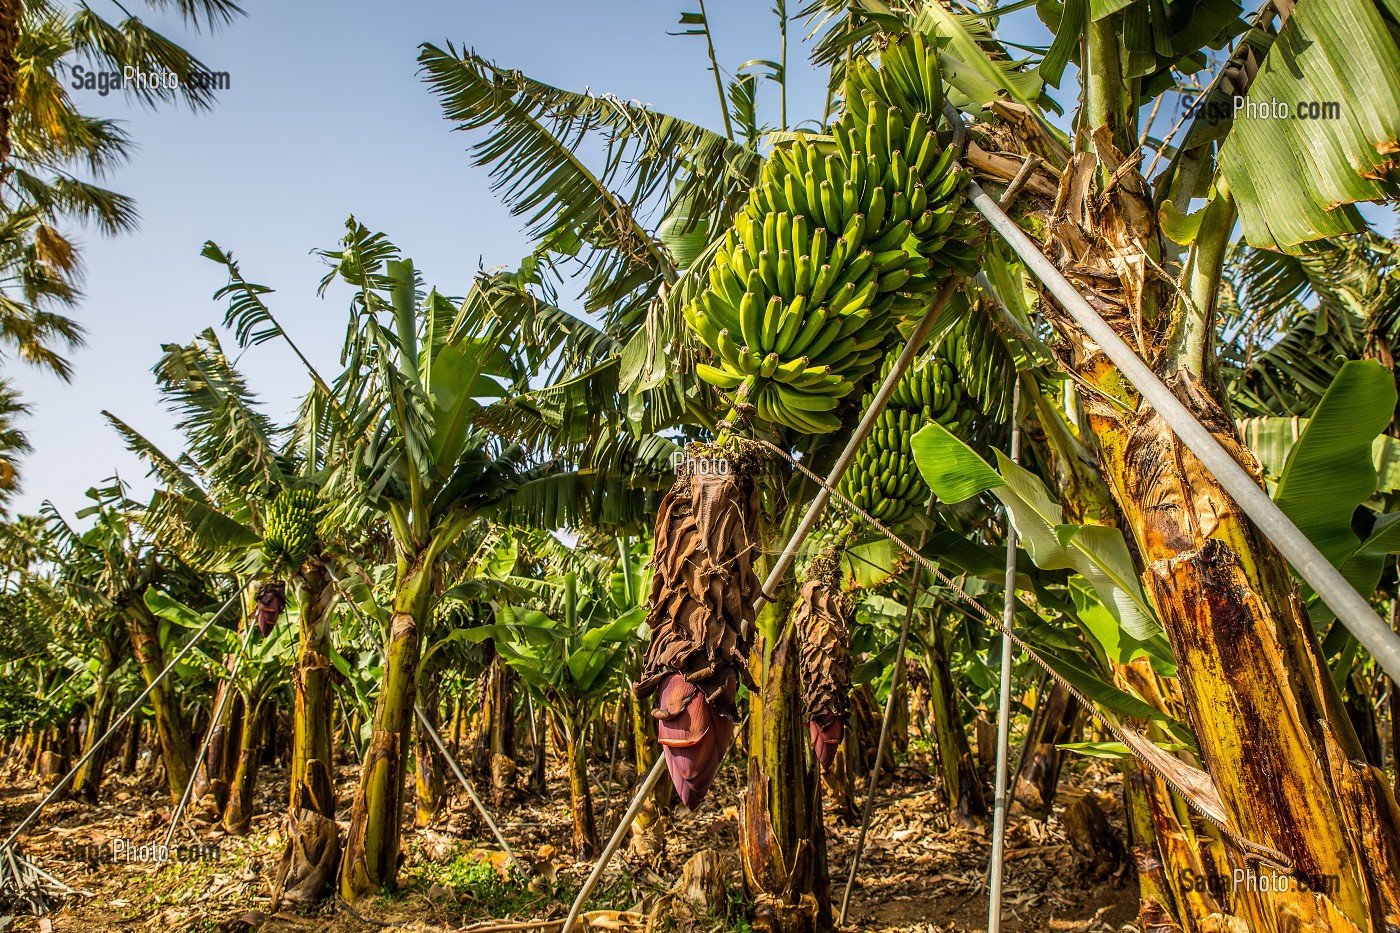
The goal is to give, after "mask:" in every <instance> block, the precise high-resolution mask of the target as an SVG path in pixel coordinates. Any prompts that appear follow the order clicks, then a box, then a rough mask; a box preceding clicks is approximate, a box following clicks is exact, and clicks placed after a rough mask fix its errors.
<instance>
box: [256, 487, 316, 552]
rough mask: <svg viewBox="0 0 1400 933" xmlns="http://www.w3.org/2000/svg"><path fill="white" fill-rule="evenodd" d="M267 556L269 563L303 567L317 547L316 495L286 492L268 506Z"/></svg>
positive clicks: (265, 532) (300, 491)
mask: <svg viewBox="0 0 1400 933" xmlns="http://www.w3.org/2000/svg"><path fill="white" fill-rule="evenodd" d="M266 518H267V524H266V527H265V529H264V531H263V554H264V557H265V559H267V560H269V562H278V561H282V562H285V563H286V565H287V566H288V567H293V568H295V567H300V566H301V565H302V563H303V562H305V560H306V559H307V558H308V557H310V556H311V551H312V550H313V549H314V548H315V546H316V540H317V536H316V493H315V492H314V491H313V490H310V489H284V490H282V491H281V492H279V493H278V494H277V495H276V496H275V497H274V498H273V500H272V501H271V502H269V503H268V505H267V516H266Z"/></svg>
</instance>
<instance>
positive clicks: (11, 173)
mask: <svg viewBox="0 0 1400 933" xmlns="http://www.w3.org/2000/svg"><path fill="white" fill-rule="evenodd" d="M149 5H150V6H152V7H153V8H155V9H156V10H157V11H160V12H167V11H170V12H176V13H178V14H179V15H180V17H181V18H182V19H183V20H184V22H185V23H186V24H187V25H188V26H191V27H193V28H196V29H199V28H208V29H211V30H213V29H218V28H221V27H223V26H226V25H228V24H230V23H231V22H232V21H233V20H234V19H235V18H237V17H238V16H240V15H242V12H243V11H242V9H241V8H240V7H239V6H238V5H237V4H236V3H233V2H231V0H156V2H153V3H151V4H149ZM112 6H113V7H114V8H115V9H114V10H113V11H112V12H118V13H120V14H121V17H122V18H121V19H120V20H119V21H117V22H113V21H111V20H109V19H107V18H104V16H103V15H102V14H101V13H100V12H99V11H98V10H97V9H94V8H93V7H92V6H90V5H88V4H75V5H70V4H64V3H57V2H52V0H37V2H29V3H22V2H7V3H4V4H0V207H3V209H4V210H3V217H2V218H0V340H3V342H4V343H6V344H7V345H8V346H9V347H10V348H11V349H12V350H13V351H14V352H15V353H16V354H18V356H19V357H20V358H21V359H23V360H25V361H26V362H30V363H33V364H36V365H39V366H42V367H44V368H46V369H48V370H51V371H52V372H54V373H56V374H58V375H59V376H61V377H63V378H67V376H68V374H69V366H68V361H67V360H66V359H65V358H64V356H63V352H64V351H66V350H68V349H72V348H73V347H76V346H78V345H79V344H80V343H81V341H82V329H81V327H80V326H79V325H78V324H77V323H76V322H74V321H72V320H71V319H69V318H67V317H66V316H64V315H63V313H62V309H63V308H65V307H66V306H69V305H71V304H73V303H74V302H75V301H76V300H77V298H78V297H79V292H78V283H79V280H80V278H81V261H80V257H79V255H78V250H77V247H76V245H75V244H74V243H73V242H72V241H71V240H70V239H69V238H68V236H67V234H65V233H64V232H63V231H61V230H60V226H61V225H63V224H65V223H68V222H71V221H78V222H83V223H91V224H93V225H94V226H95V227H96V228H97V229H98V230H100V231H101V232H103V233H106V234H118V233H124V232H128V231H130V230H132V229H134V228H135V226H136V224H137V212H136V206H135V204H134V203H133V202H132V200H131V199H130V198H128V197H126V196H124V195H121V194H118V193H117V192H114V191H111V190H109V189H106V188H104V187H102V186H101V185H100V184H99V183H98V182H99V181H100V180H101V178H102V176H103V175H105V174H106V173H107V172H108V171H110V170H111V169H113V168H115V167H116V166H118V165H120V164H121V163H122V162H124V161H125V160H126V159H127V158H128V157H129V156H130V155H131V152H132V141H131V139H130V137H129V136H127V134H126V133H125V131H123V129H122V128H121V126H120V124H119V123H118V122H117V121H114V120H110V119H107V118H102V117H96V116H92V115H91V114H87V113H84V112H83V110H82V108H81V107H79V106H78V104H77V103H76V102H75V101H74V99H73V97H72V95H70V94H69V79H70V77H73V76H78V77H79V78H81V77H82V75H83V73H84V72H86V73H89V74H94V75H95V74H96V73H99V72H100V73H101V74H102V77H104V78H106V77H107V75H108V74H109V73H118V74H120V73H124V71H125V70H126V69H128V68H130V69H133V70H134V72H136V73H138V74H142V75H145V74H168V75H170V76H173V77H174V78H175V79H176V80H175V81H162V82H133V83H131V84H129V85H125V86H124V87H123V88H122V89H123V93H125V94H127V95H128V96H129V97H131V98H132V99H134V100H139V101H140V102H142V103H143V104H146V105H149V106H158V105H162V104H172V103H184V104H185V105H187V106H189V107H190V108H191V109H194V110H203V109H207V108H209V107H210V106H211V105H212V104H213V102H214V100H215V97H216V91H217V89H218V88H217V86H216V85H217V84H218V82H217V81H211V80H209V79H208V76H209V75H210V74H211V72H210V69H209V68H207V67H206V66H205V65H204V64H203V63H202V62H200V61H199V60H198V59H197V58H196V57H195V56H193V55H192V54H191V53H190V52H188V51H187V50H186V49H184V48H182V47H181V46H179V45H178V44H176V43H175V42H173V41H171V40H170V39H169V38H167V37H166V36H163V35H161V34H160V33H158V32H156V31H155V30H154V29H152V28H151V27H150V26H149V25H147V24H146V23H145V22H143V21H142V20H141V19H140V18H139V17H137V16H133V15H131V14H130V13H129V12H127V11H126V10H125V8H124V7H122V5H121V4H120V3H114V4H112ZM74 58H77V59H78V60H79V62H80V63H81V64H79V65H71V64H70V62H71V60H72V59H74ZM80 69H81V70H80Z"/></svg>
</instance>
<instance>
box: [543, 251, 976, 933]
mask: <svg viewBox="0 0 1400 933" xmlns="http://www.w3.org/2000/svg"><path fill="white" fill-rule="evenodd" d="M957 284H958V278H957V277H956V276H950V277H949V278H948V280H947V281H946V282H944V283H943V285H942V287H941V288H939V290H938V293H937V295H936V296H935V297H934V300H933V301H932V302H931V303H930V304H929V309H928V310H927V311H926V312H924V316H923V318H922V319H920V321H919V324H918V326H917V327H915V328H914V333H913V334H911V335H910V337H909V340H908V342H907V343H905V345H904V350H903V352H902V353H900V354H899V359H897V360H895V363H894V366H893V367H891V368H890V374H889V375H888V376H886V377H885V381H884V382H883V383H881V384H880V390H879V391H878V392H876V393H875V399H874V401H873V402H872V403H871V405H870V407H869V408H868V409H866V412H865V415H864V417H862V418H861V419H860V424H858V425H856V429H855V431H853V432H852V433H851V438H850V440H849V441H847V442H846V449H845V450H843V451H841V456H840V457H838V458H837V460H836V465H835V466H833V467H832V468H831V472H830V473H829V474H828V475H827V477H826V484H825V485H824V486H822V487H821V488H820V489H818V490H817V495H816V497H815V498H813V499H812V501H811V503H810V504H809V505H808V506H807V512H806V514H804V515H803V516H802V521H801V522H799V523H798V525H797V530H796V531H794V532H793V533H792V537H791V538H790V539H788V543H787V546H786V547H784V548H783V552H782V554H780V555H778V559H777V560H776V561H774V562H773V569H772V570H770V571H769V572H768V579H766V580H764V581H763V589H762V592H761V593H760V594H759V596H758V598H757V599H755V600H754V606H755V607H756V608H757V607H759V606H762V604H763V601H764V599H765V598H766V597H764V596H763V593H771V592H772V591H773V587H775V586H777V585H778V584H779V583H781V582H782V580H783V577H784V576H786V575H787V572H788V570H789V569H790V568H791V567H792V563H793V561H794V560H796V559H797V552H798V549H800V548H801V547H802V542H803V541H805V540H806V539H807V535H808V534H809V533H810V532H811V530H812V528H813V527H814V526H815V525H816V523H817V519H818V518H820V517H821V513H822V510H823V509H824V508H826V504H827V502H828V501H829V500H830V499H831V490H832V489H834V488H835V487H836V484H837V483H839V482H840V481H841V477H842V476H844V475H845V473H846V470H847V468H849V467H850V465H851V462H852V461H853V460H855V458H856V451H858V450H860V445H861V444H862V443H864V442H865V439H866V437H868V436H869V434H870V430H871V428H873V427H874V426H875V420H876V419H877V418H879V417H880V412H882V411H884V409H885V403H886V402H888V401H889V400H890V396H891V395H893V394H894V390H895V387H896V386H898V385H899V380H900V379H902V378H904V373H905V371H906V370H907V369H909V366H910V364H912V363H913V362H914V357H916V356H918V355H919V352H920V351H921V350H922V349H923V346H924V341H926V340H928V335H929V333H930V331H932V330H933V324H934V321H935V320H936V319H937V318H938V313H939V312H940V311H942V310H943V306H944V305H946V304H947V303H948V299H949V298H950V297H952V294H953V289H954V288H955V287H956V286H957ZM665 765H666V756H664V755H659V756H657V759H656V764H655V765H653V766H652V769H651V771H650V773H648V774H647V777H646V780H645V781H643V782H642V784H641V786H639V787H638V788H637V790H636V792H635V793H634V795H633V797H632V805H631V806H630V807H628V808H627V813H626V814H625V815H624V816H623V817H622V822H621V823H619V824H618V825H617V829H615V830H614V831H613V835H612V838H611V839H610V840H608V845H607V847H606V848H604V849H603V854H602V855H600V856H599V857H598V861H597V863H596V864H595V865H594V866H593V873H592V874H591V875H589V878H588V881H587V882H585V883H584V886H583V887H582V888H580V889H579V892H578V897H577V898H575V899H574V906H573V909H572V910H570V911H569V919H568V920H566V921H564V928H563V929H562V930H560V931H559V933H570V931H571V930H572V929H573V926H574V921H575V920H577V919H578V913H579V911H580V910H581V909H582V908H583V902H584V901H585V900H586V899H587V898H588V895H589V893H590V892H591V891H592V889H593V885H594V884H596V883H597V880H598V877H599V876H600V875H602V873H603V869H604V868H606V867H607V865H608V863H609V862H611V861H612V857H613V856H614V855H615V854H616V853H617V847H618V846H619V845H620V844H621V842H622V834H623V833H624V832H626V831H627V830H628V829H629V828H630V827H631V826H632V821H633V820H634V819H636V817H637V811H638V810H640V809H641V806H642V801H643V800H644V799H645V798H646V795H647V794H649V793H650V792H651V789H652V787H654V786H655V785H656V782H657V780H658V779H659V778H660V777H661V773H662V772H663V771H664V770H665Z"/></svg>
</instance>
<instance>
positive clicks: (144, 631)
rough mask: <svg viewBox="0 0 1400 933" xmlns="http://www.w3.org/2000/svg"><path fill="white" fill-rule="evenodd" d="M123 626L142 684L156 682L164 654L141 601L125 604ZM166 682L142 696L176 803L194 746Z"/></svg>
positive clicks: (190, 765) (185, 781)
mask: <svg viewBox="0 0 1400 933" xmlns="http://www.w3.org/2000/svg"><path fill="white" fill-rule="evenodd" d="M126 622H127V629H128V631H129V632H130V634H131V650H132V653H133V654H134V655H135V656H136V663H137V664H138V665H140V667H141V676H142V678H144V679H145V681H146V685H147V686H150V685H151V684H156V679H157V678H158V677H160V673H161V671H163V670H165V653H164V652H163V651H162V650H161V647H160V639H159V637H158V634H157V633H158V632H159V628H158V627H157V624H156V619H155V616H153V615H152V614H151V613H150V611H149V610H147V609H146V607H145V605H144V604H140V603H136V604H133V605H132V606H130V607H128V610H127V614H126ZM170 686H171V684H170V681H168V680H166V681H162V682H161V683H158V684H156V685H155V687H154V689H152V690H151V692H150V694H148V695H147V697H146V703H147V705H149V706H150V708H151V710H152V711H153V712H154V714H155V723H156V734H157V735H158V736H159V738H160V753H161V759H162V760H163V761H164V762H165V779H166V783H167V785H168V787H169V789H170V800H171V802H172V803H179V801H180V798H181V797H182V796H184V793H185V785H186V784H188V783H189V779H190V771H191V769H192V768H193V767H194V749H193V748H191V746H190V733H189V729H188V728H186V726H185V722H184V717H183V716H181V715H180V708H179V707H178V706H177V705H176V704H175V701H174V695H173V693H172V692H171V691H170V690H169V689H168V688H169V687H170Z"/></svg>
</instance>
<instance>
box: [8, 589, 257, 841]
mask: <svg viewBox="0 0 1400 933" xmlns="http://www.w3.org/2000/svg"><path fill="white" fill-rule="evenodd" d="M242 595H243V590H242V588H240V589H239V590H238V592H237V593H234V594H233V596H231V597H229V600H228V602H226V603H224V604H223V605H222V606H221V607H219V611H218V612H216V613H214V614H213V615H212V616H210V617H209V621H208V622H205V623H204V627H203V628H201V629H200V630H199V631H198V632H195V634H194V637H192V638H191V639H190V640H189V641H188V642H187V643H186V644H185V647H183V648H181V649H180V653H179V654H177V655H175V657H173V658H171V659H170V663H169V664H167V665H165V670H163V671H161V672H160V674H158V675H157V676H156V679H155V680H153V681H151V682H150V684H148V685H147V686H146V689H145V690H142V691H141V695H140V696H138V697H137V698H136V699H135V700H133V701H132V703H131V705H130V706H128V707H127V708H126V712H124V713H122V714H121V715H120V716H118V717H117V721H116V722H114V723H112V727H111V728H110V729H108V730H107V731H106V733H104V734H103V736H102V738H100V739H98V740H97V741H96V742H94V743H92V748H91V749H90V750H89V751H88V753H87V754H86V755H84V756H83V757H82V759H81V760H79V762H78V763H77V764H76V765H74V766H73V770H71V771H69V772H68V774H66V775H65V776H64V778H63V780H61V781H59V782H58V783H57V784H55V785H54V788H53V790H51V791H49V795H48V796H47V797H45V798H44V799H43V800H41V801H39V805H38V806H37V807H35V808H34V809H33V810H31V811H30V813H29V815H28V816H26V817H25V818H24V822H23V823H20V824H19V826H18V827H17V828H16V829H15V831H14V832H12V833H10V835H9V838H7V839H6V840H5V841H4V842H0V852H3V851H6V850H8V849H9V848H10V846H11V844H13V843H14V841H15V840H16V839H18V838H19V835H20V833H22V832H24V831H25V830H26V829H28V828H29V826H30V824H31V823H33V822H34V821H35V820H36V819H38V817H39V814H40V813H42V812H43V811H44V808H45V807H47V806H48V805H49V804H51V803H53V801H54V800H55V799H56V798H57V797H58V795H59V794H61V793H62V792H63V789H64V788H65V787H67V786H68V782H69V781H71V780H73V775H75V774H77V773H78V770H79V769H80V768H82V766H83V765H85V764H87V763H88V762H89V761H90V760H91V759H92V757H93V756H94V755H96V754H97V753H98V751H99V750H100V749H101V748H102V746H103V745H105V744H106V742H107V740H108V739H110V738H111V737H112V736H113V735H114V734H115V733H116V731H117V730H118V729H120V728H121V727H122V724H123V723H125V722H126V721H127V720H128V719H130V718H131V714H132V713H134V712H136V711H137V710H138V709H140V708H141V704H142V703H144V702H145V701H146V697H147V696H148V695H149V694H150V692H151V691H152V690H154V689H155V688H156V686H157V685H158V684H159V683H160V682H161V681H162V680H164V679H165V678H166V676H167V675H168V674H169V673H170V672H171V671H173V670H174V669H175V665H177V664H179V663H180V662H181V661H182V660H184V657H185V655H187V654H189V653H190V649H192V648H194V646H195V644H196V643H198V642H199V640H200V639H201V638H203V637H204V633H205V632H207V631H209V629H211V628H213V627H214V623H215V622H217V621H219V618H220V617H221V616H222V615H223V614H224V613H225V612H227V611H228V607H229V606H232V605H233V604H234V603H235V602H237V601H238V600H239V598H240V597H242Z"/></svg>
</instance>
